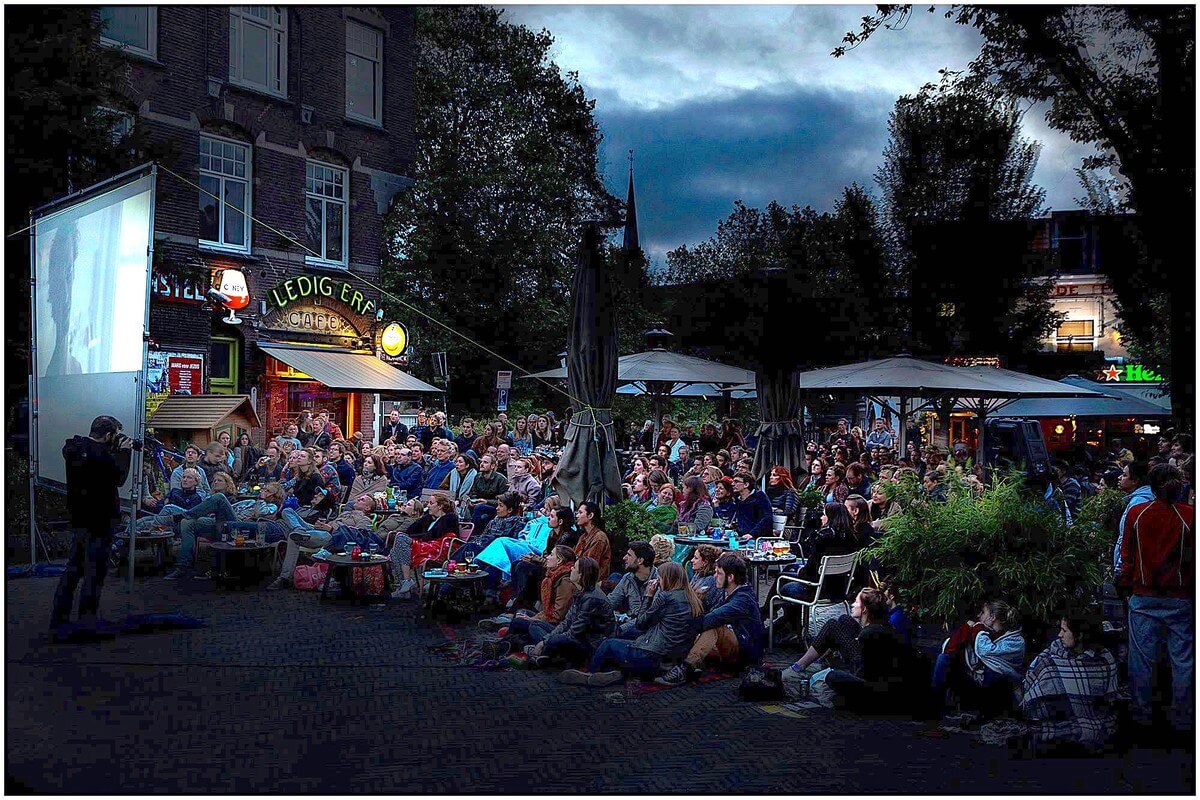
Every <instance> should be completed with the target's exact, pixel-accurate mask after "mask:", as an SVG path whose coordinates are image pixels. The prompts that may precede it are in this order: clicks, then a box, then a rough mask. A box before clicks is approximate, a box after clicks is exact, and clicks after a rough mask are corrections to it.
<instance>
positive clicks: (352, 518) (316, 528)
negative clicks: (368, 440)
mask: <svg viewBox="0 0 1200 800" xmlns="http://www.w3.org/2000/svg"><path fill="white" fill-rule="evenodd" d="M374 508H375V501H374V500H373V499H371V496H370V495H365V494H360V495H359V496H358V497H356V498H354V503H353V504H352V505H351V507H350V508H348V509H346V510H345V511H343V512H342V513H341V514H339V515H338V516H337V518H335V519H332V520H329V521H324V520H322V521H318V522H312V523H310V522H308V521H307V520H305V519H303V518H302V517H301V516H300V515H299V514H297V513H296V511H295V510H294V509H291V508H285V509H283V511H282V512H280V516H281V517H282V518H283V520H284V522H286V523H287V525H288V527H289V529H290V531H291V532H290V533H289V534H288V537H287V552H286V553H284V555H283V567H282V569H280V570H279V577H278V578H276V579H275V581H274V582H273V583H272V584H271V585H270V588H272V589H287V588H290V587H291V585H292V573H294V572H295V571H296V562H297V561H298V560H299V559H300V548H301V547H306V548H309V549H311V550H317V549H320V548H322V547H328V546H329V544H330V543H331V541H332V540H333V532H334V531H336V530H337V529H338V528H340V527H341V526H343V525H345V526H346V527H348V528H354V529H356V530H362V531H370V530H371V517H370V516H369V515H370V513H371V511H372V510H374Z"/></svg>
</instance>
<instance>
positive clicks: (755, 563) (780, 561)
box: [746, 555, 800, 594]
mask: <svg viewBox="0 0 1200 800" xmlns="http://www.w3.org/2000/svg"><path fill="white" fill-rule="evenodd" d="M799 560H800V559H798V558H796V557H795V556H793V555H787V556H780V557H774V556H761V555H754V556H747V557H746V566H747V567H749V568H750V585H751V586H753V587H754V591H755V593H756V594H757V593H758V579H759V571H760V570H765V571H766V573H767V580H768V581H769V580H770V579H771V567H779V571H780V572H782V571H783V568H784V567H786V566H789V565H791V564H795V563H796V562H797V561H799Z"/></svg>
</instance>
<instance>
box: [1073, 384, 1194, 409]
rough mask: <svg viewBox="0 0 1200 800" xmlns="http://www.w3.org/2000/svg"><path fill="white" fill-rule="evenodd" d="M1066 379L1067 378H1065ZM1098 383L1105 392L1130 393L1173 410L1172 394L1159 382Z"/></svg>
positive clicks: (1162, 407)
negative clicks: (1164, 389) (1165, 390)
mask: <svg viewBox="0 0 1200 800" xmlns="http://www.w3.org/2000/svg"><path fill="white" fill-rule="evenodd" d="M1072 377H1075V376H1072ZM1064 380H1066V379H1065V378H1064ZM1096 385H1097V386H1100V387H1102V388H1103V390H1104V393H1105V394H1113V395H1118V396H1120V395H1130V396H1131V397H1136V398H1137V399H1139V400H1145V401H1146V402H1147V403H1150V404H1152V405H1156V406H1158V407H1159V408H1161V409H1162V410H1163V412H1164V413H1170V411H1171V395H1170V394H1169V393H1166V392H1164V391H1163V387H1162V386H1161V385H1159V384H1156V383H1100V382H1096Z"/></svg>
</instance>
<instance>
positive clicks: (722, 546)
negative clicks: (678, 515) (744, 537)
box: [675, 536, 741, 550]
mask: <svg viewBox="0 0 1200 800" xmlns="http://www.w3.org/2000/svg"><path fill="white" fill-rule="evenodd" d="M675 544H686V545H688V546H689V547H699V546H700V545H702V544H709V545H712V546H713V547H715V548H717V549H718V550H728V549H729V537H728V536H725V537H723V538H721V539H714V538H712V537H711V536H676V537H675ZM738 544H739V545H740V544H741V542H740V541H739V542H738Z"/></svg>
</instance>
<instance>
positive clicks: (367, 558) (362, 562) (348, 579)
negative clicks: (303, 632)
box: [313, 552, 392, 602]
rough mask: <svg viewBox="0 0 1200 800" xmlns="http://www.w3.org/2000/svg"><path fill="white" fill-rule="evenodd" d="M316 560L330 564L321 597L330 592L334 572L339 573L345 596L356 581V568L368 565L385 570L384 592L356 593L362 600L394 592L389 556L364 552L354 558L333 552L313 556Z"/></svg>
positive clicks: (381, 597)
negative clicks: (376, 593)
mask: <svg viewBox="0 0 1200 800" xmlns="http://www.w3.org/2000/svg"><path fill="white" fill-rule="evenodd" d="M313 560H314V561H323V562H325V563H326V564H328V565H329V570H328V571H327V572H326V573H325V582H324V583H323V584H321V599H322V600H324V599H325V598H326V597H327V596H328V594H329V581H330V579H331V578H333V577H334V573H335V572H336V573H338V575H337V579H338V585H339V586H340V587H341V597H342V598H345V597H346V596H347V594H348V593H349V592H350V589H351V586H352V584H353V581H354V570H355V569H362V568H366V567H380V568H381V569H382V570H383V594H381V595H369V594H364V595H354V597H355V598H356V599H358V600H360V601H363V602H366V601H367V600H369V599H371V598H374V599H383V598H387V597H389V596H391V593H392V571H391V570H390V569H388V568H387V565H388V557H387V556H385V555H381V554H380V553H375V554H371V553H367V552H364V553H363V554H362V556H361V557H359V558H353V557H351V556H349V555H346V554H344V553H333V554H330V555H327V556H323V557H321V558H317V557H316V556H313Z"/></svg>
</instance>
